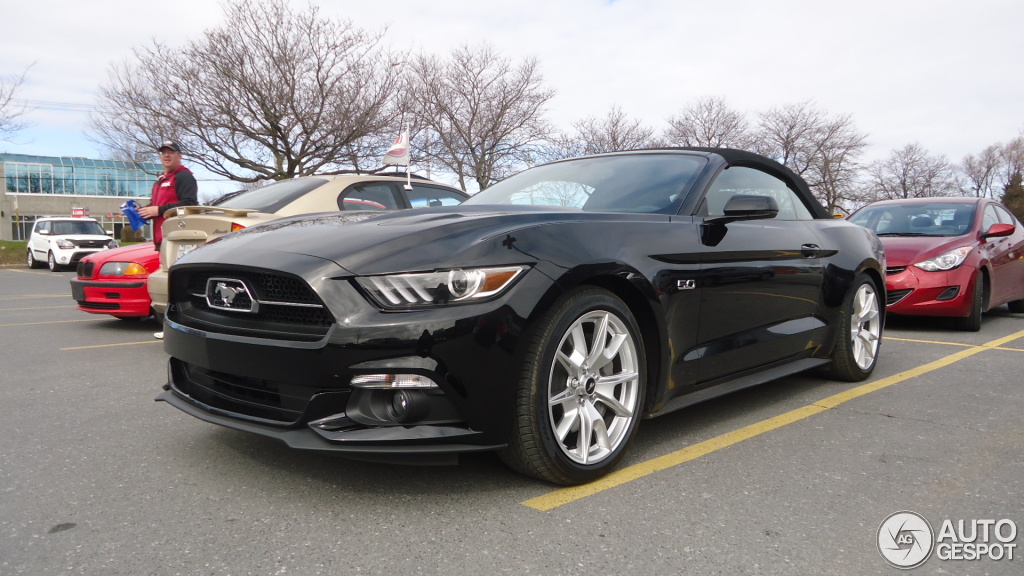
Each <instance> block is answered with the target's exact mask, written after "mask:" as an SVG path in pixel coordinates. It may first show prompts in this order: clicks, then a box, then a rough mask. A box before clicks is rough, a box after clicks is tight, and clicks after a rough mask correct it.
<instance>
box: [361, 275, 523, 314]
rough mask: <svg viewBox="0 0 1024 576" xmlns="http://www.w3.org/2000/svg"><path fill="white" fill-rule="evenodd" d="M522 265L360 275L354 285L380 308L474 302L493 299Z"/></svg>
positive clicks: (511, 279) (515, 276) (506, 285)
mask: <svg viewBox="0 0 1024 576" xmlns="http://www.w3.org/2000/svg"><path fill="white" fill-rule="evenodd" d="M525 269H526V267H525V266H507V267H503V268H472V269H467V270H462V269H457V270H445V271H441V272H424V273H419V274H392V275H388V276H364V277H361V278H356V282H358V283H359V285H360V286H361V287H362V288H363V289H364V290H366V291H367V292H368V293H369V294H370V296H372V297H373V299H374V300H375V301H376V302H377V303H378V304H380V305H381V306H383V307H384V308H405V307H409V306H427V305H431V304H449V303H453V302H467V301H476V300H482V299H486V298H490V297H492V296H497V295H498V294H500V293H501V292H502V291H504V290H505V289H506V288H508V287H509V286H511V285H512V282H513V281H514V280H515V279H516V278H517V277H518V276H519V275H520V274H521V273H522V272H523V270H525Z"/></svg>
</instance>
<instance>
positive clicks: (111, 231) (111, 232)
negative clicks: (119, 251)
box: [105, 230, 114, 236]
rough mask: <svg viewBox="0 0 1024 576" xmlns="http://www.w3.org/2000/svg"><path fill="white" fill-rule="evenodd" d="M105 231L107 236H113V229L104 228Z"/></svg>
mask: <svg viewBox="0 0 1024 576" xmlns="http://www.w3.org/2000/svg"><path fill="white" fill-rule="evenodd" d="M105 232H106V233H107V236H113V235H114V231H113V230H105Z"/></svg>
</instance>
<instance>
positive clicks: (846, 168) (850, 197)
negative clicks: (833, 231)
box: [803, 114, 867, 213]
mask: <svg viewBox="0 0 1024 576" xmlns="http://www.w3.org/2000/svg"><path fill="white" fill-rule="evenodd" d="M866 140H867V135H865V134H864V133H862V132H860V131H859V130H857V128H856V127H855V126H854V124H853V120H852V118H851V116H850V115H849V114H847V115H844V116H834V117H831V118H824V119H823V120H822V121H821V123H820V124H819V125H818V127H817V129H816V130H814V131H813V132H812V134H811V142H813V149H812V153H811V156H810V159H809V166H808V168H807V169H806V170H805V171H804V173H803V176H804V179H805V180H807V184H808V186H810V188H811V190H813V191H814V193H815V195H816V196H817V197H818V199H819V200H821V203H822V204H824V205H825V208H826V209H827V210H828V211H829V213H835V212H836V211H837V209H838V210H843V211H847V212H848V211H849V210H850V208H851V206H850V203H852V202H856V199H857V190H856V184H857V176H858V173H859V171H860V164H859V158H860V155H861V153H863V151H864V148H865V147H866V146H867V144H866Z"/></svg>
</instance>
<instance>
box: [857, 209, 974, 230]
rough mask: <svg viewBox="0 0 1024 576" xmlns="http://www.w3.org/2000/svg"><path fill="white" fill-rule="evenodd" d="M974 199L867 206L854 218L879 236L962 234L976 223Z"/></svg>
mask: <svg viewBox="0 0 1024 576" xmlns="http://www.w3.org/2000/svg"><path fill="white" fill-rule="evenodd" d="M975 210H976V205H975V204H973V203H951V202H935V203H920V202H908V203H906V204H878V205H872V206H867V207H865V208H862V209H861V210H859V211H857V212H856V213H855V214H854V215H853V216H851V217H850V222H853V223H854V224H859V225H860V226H863V227H865V228H869V229H871V230H874V231H875V233H876V234H878V235H879V236H962V235H964V234H967V233H968V232H970V231H971V229H972V228H973V227H974V216H975Z"/></svg>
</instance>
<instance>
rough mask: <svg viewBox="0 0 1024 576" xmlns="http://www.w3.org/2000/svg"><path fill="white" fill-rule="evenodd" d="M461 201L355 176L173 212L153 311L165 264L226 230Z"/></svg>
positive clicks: (428, 186)
mask: <svg viewBox="0 0 1024 576" xmlns="http://www.w3.org/2000/svg"><path fill="white" fill-rule="evenodd" d="M467 198H469V195H468V194H466V193H465V192H463V191H461V190H459V189H458V188H453V187H451V186H446V185H444V184H440V183H438V182H433V181H431V180H426V179H423V178H418V177H413V178H411V179H407V178H406V177H405V176H404V175H402V176H384V175H379V174H358V175H341V176H305V177H302V178H295V179H293V180H285V181H282V182H277V183H275V184H271V185H268V186H264V187H262V188H257V189H255V190H249V191H246V192H241V193H237V194H234V195H229V196H228V197H227V198H225V199H222V200H220V201H218V202H217V203H216V204H215V205H213V206H188V207H184V208H177V209H175V210H174V211H172V213H173V214H174V217H170V218H167V220H165V221H164V224H163V234H164V238H163V242H162V243H161V244H160V269H159V270H157V271H155V272H153V273H152V274H150V275H149V295H150V297H151V298H152V300H153V303H152V305H153V310H155V311H156V313H157V314H158V316H162V315H163V313H164V311H165V310H166V309H167V296H168V295H167V269H168V268H169V267H170V266H171V264H174V262H176V261H177V260H178V259H179V258H181V257H182V256H184V255H185V254H188V253H189V252H191V251H192V250H194V249H196V248H198V247H199V246H202V245H203V244H205V243H206V242H208V241H210V240H212V239H214V238H217V237H218V236H223V235H224V234H227V233H228V232H234V231H236V230H241V229H242V228H248V227H250V226H253V225H255V224H261V223H263V222H268V221H270V220H275V219H277V218H284V217H286V216H296V215H298V214H309V213H313V212H329V211H337V210H346V211H352V210H362V211H365V210H401V209H406V208H427V207H430V206H452V205H455V204H461V203H462V202H463V201H465V200H466V199H467Z"/></svg>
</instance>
